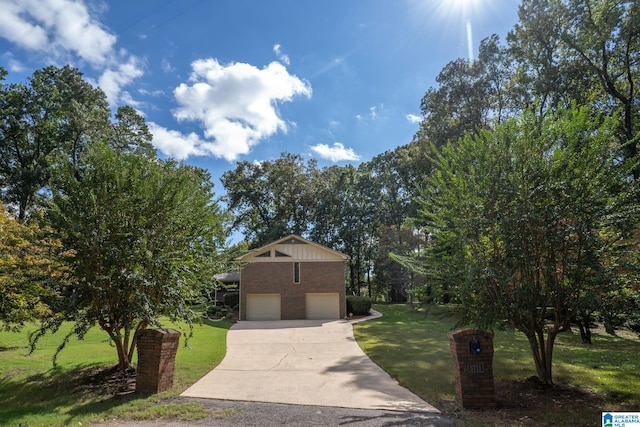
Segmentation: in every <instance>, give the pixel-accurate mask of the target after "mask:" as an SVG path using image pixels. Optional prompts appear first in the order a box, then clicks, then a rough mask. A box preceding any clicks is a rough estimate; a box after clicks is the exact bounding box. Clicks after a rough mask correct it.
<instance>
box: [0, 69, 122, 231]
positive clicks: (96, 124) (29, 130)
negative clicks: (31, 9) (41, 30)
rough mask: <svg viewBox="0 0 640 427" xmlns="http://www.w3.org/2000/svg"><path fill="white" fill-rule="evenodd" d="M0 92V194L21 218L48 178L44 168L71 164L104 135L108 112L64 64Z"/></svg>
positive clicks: (97, 94)
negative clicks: (87, 146) (89, 144)
mask: <svg viewBox="0 0 640 427" xmlns="http://www.w3.org/2000/svg"><path fill="white" fill-rule="evenodd" d="M1 89H2V90H1V93H0V182H1V183H2V188H0V192H1V193H0V194H2V199H3V200H4V201H5V202H6V203H7V204H12V205H13V204H15V205H16V206H17V208H18V209H17V210H18V218H19V219H20V220H24V218H25V216H26V214H27V210H28V208H29V207H30V206H31V204H32V203H33V202H34V200H35V199H36V198H37V197H38V195H39V193H40V192H41V190H42V189H43V188H45V187H46V186H47V185H48V183H49V179H50V175H51V169H50V165H51V164H53V163H57V162H59V161H60V160H64V161H69V160H70V161H71V162H72V163H74V164H75V163H77V161H78V155H79V153H80V152H81V151H82V150H83V149H84V147H85V146H86V144H87V143H88V142H89V141H91V140H94V139H96V138H101V137H102V136H104V135H105V131H106V129H107V128H108V126H109V114H110V113H109V108H108V105H107V102H106V98H105V95H104V93H103V92H102V91H101V90H99V89H94V88H93V87H92V86H91V85H90V84H89V83H87V82H85V81H84V80H83V79H82V74H81V73H80V72H79V71H78V70H76V69H74V68H72V67H69V66H66V67H63V68H56V67H53V66H51V67H46V68H44V69H42V70H38V71H36V72H34V73H33V75H32V76H31V77H30V78H29V80H28V83H27V84H11V85H4V86H2V88H1Z"/></svg>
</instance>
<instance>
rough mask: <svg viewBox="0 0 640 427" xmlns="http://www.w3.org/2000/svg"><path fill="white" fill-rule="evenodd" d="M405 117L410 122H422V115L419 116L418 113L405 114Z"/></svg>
mask: <svg viewBox="0 0 640 427" xmlns="http://www.w3.org/2000/svg"><path fill="white" fill-rule="evenodd" d="M405 117H406V118H407V120H408V121H410V122H411V123H421V122H422V117H420V116H418V115H415V114H407V115H406V116H405Z"/></svg>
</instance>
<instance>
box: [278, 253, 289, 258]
mask: <svg viewBox="0 0 640 427" xmlns="http://www.w3.org/2000/svg"><path fill="white" fill-rule="evenodd" d="M276 257H289V258H291V255H287V254H285V253H282V252H280V251H276Z"/></svg>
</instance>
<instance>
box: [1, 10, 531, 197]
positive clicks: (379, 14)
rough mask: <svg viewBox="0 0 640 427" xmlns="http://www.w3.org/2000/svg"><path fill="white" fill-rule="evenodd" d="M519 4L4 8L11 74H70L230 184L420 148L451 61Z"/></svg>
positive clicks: (509, 23) (468, 52)
mask: <svg viewBox="0 0 640 427" xmlns="http://www.w3.org/2000/svg"><path fill="white" fill-rule="evenodd" d="M518 4H519V1H516V0H200V1H195V0H130V1H126V2H125V1H120V0H114V1H98V0H0V10H2V13H1V14H0V55H2V56H1V57H0V65H2V66H4V67H5V68H6V69H7V70H8V71H9V76H8V79H7V82H24V81H25V80H26V78H27V77H28V76H30V75H31V74H32V73H33V71H35V70H37V69H40V68H42V67H44V66H47V65H51V64H53V65H57V66H63V65H66V64H71V65H73V66H75V67H77V68H78V69H80V70H81V71H82V72H83V73H84V75H85V78H86V79H87V80H89V81H91V82H92V83H93V84H95V85H99V86H100V87H101V88H102V89H103V90H104V91H105V93H106V94H107V96H108V99H109V102H110V103H111V105H112V106H113V107H114V108H115V107H117V106H119V105H125V104H127V105H131V106H133V107H134V108H136V109H137V110H138V111H139V112H140V113H142V114H143V115H144V116H145V118H146V120H147V123H148V124H149V126H150V129H151V131H152V133H153V134H154V145H155V146H156V147H157V148H158V150H159V152H160V154H161V156H163V157H174V158H177V159H181V160H184V161H185V162H187V163H189V164H193V165H197V166H201V167H204V168H207V169H209V170H210V171H211V174H212V177H213V180H214V182H215V184H216V188H217V191H216V192H217V193H218V194H220V193H221V192H222V189H221V184H220V182H219V177H220V176H221V174H222V173H223V172H224V171H226V170H229V169H233V168H235V163H236V162H237V161H243V160H248V161H262V160H270V159H275V158H277V157H279V156H280V153H282V152H284V151H287V152H292V153H298V154H301V155H302V156H303V157H304V158H305V159H310V158H315V159H317V160H318V164H319V166H321V167H323V166H329V165H332V164H339V165H344V164H348V163H352V164H354V165H357V164H359V163H360V162H363V161H368V160H370V159H371V158H372V157H374V156H375V155H377V154H380V153H382V152H384V151H386V150H390V149H393V148H395V147H397V146H399V145H403V144H406V143H408V142H410V141H411V139H412V137H413V135H414V133H415V132H416V130H417V129H418V122H417V120H418V119H419V117H420V99H421V98H422V96H423V95H424V93H425V91H426V90H427V89H428V88H429V87H431V86H435V85H436V81H435V78H436V76H437V75H438V73H439V72H440V70H441V69H442V68H443V67H444V65H446V64H447V63H448V62H449V61H452V60H454V59H456V58H460V57H465V58H468V57H471V58H473V57H474V55H475V54H476V53H477V48H478V45H479V43H480V41H481V40H482V39H483V38H485V37H488V36H490V35H491V34H494V33H495V34H498V35H500V37H501V39H502V40H504V38H505V36H506V34H507V32H508V31H509V30H511V29H512V28H513V26H514V25H515V23H516V22H517V8H518Z"/></svg>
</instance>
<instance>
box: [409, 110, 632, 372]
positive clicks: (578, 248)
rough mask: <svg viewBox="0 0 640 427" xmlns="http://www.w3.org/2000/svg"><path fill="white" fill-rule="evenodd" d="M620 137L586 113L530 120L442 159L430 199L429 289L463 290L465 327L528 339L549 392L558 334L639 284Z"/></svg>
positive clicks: (471, 141) (448, 151) (422, 217)
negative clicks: (502, 330) (506, 329)
mask: <svg viewBox="0 0 640 427" xmlns="http://www.w3.org/2000/svg"><path fill="white" fill-rule="evenodd" d="M614 135H615V122H614V121H613V120H603V119H601V118H600V117H599V116H597V115H592V114H591V113H590V111H589V110H588V109H570V110H567V111H563V112H561V113H558V114H556V115H553V116H550V117H548V118H543V119H538V118H536V116H535V115H533V114H525V115H523V116H522V117H521V118H520V119H519V120H511V121H508V122H506V123H504V124H502V125H500V126H498V127H497V128H496V129H495V131H493V132H483V133H480V134H479V135H478V136H476V137H474V138H472V137H467V138H465V139H464V140H461V141H460V142H459V143H457V144H454V143H450V144H448V145H447V146H445V147H444V148H443V149H442V151H441V152H439V151H438V150H437V149H435V148H434V161H435V163H436V165H437V170H436V173H435V174H434V175H433V176H432V177H431V178H430V179H428V180H427V182H426V183H425V186H424V187H423V188H422V193H421V196H420V204H421V209H420V213H419V221H420V223H421V224H422V225H423V226H424V228H425V231H426V232H428V233H429V242H428V243H427V246H426V251H427V252H426V253H425V254H424V255H425V257H424V258H425V259H426V261H425V262H426V269H425V270H426V271H425V272H426V274H427V276H428V278H429V279H431V280H432V281H434V282H436V283H440V284H441V285H443V286H447V287H448V288H449V289H452V288H453V289H456V290H457V293H458V294H459V298H460V302H461V303H462V307H463V309H464V310H463V319H462V321H463V322H469V323H473V324H476V325H477V326H480V327H492V326H493V325H495V324H496V323H500V322H501V321H503V320H506V321H507V322H509V323H510V324H512V325H513V326H514V327H515V328H516V329H518V330H519V331H521V332H523V333H524V334H525V335H526V336H527V338H528V340H529V343H530V346H531V350H532V352H533V355H534V361H535V365H536V370H537V373H538V376H539V377H540V379H541V380H542V381H544V382H546V383H551V382H552V375H551V366H552V363H551V362H552V354H553V344H554V340H555V337H556V335H557V334H558V333H560V332H563V331H565V330H567V329H568V327H569V323H570V322H571V321H572V320H573V319H575V317H576V316H577V315H578V314H579V313H581V312H582V311H584V310H588V309H595V308H596V307H597V306H598V304H599V303H603V302H605V301H608V299H609V296H610V292H614V291H615V290H616V289H618V286H619V278H620V277H621V276H626V277H629V269H628V268H627V269H622V268H621V265H622V264H624V263H626V262H629V261H630V260H632V259H633V254H632V252H631V247H630V243H631V241H630V240H629V238H630V237H631V234H630V231H631V229H632V227H633V226H635V224H636V221H637V219H638V203H637V199H636V198H637V191H636V186H635V185H631V184H629V181H628V175H627V174H626V173H625V168H624V167H623V165H621V164H619V158H618V157H617V156H616V155H615V146H614V145H613V142H614V141H615V138H614Z"/></svg>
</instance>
